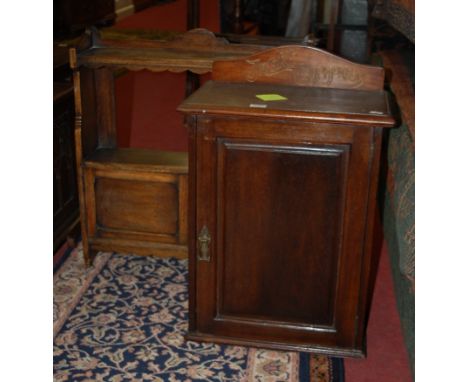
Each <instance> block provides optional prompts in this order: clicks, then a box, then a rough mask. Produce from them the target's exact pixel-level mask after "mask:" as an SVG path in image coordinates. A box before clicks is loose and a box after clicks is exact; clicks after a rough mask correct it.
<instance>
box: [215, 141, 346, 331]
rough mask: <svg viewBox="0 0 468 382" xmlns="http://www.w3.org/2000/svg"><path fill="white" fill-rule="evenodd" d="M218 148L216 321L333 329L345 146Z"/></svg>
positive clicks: (233, 144) (234, 144) (232, 144)
mask: <svg viewBox="0 0 468 382" xmlns="http://www.w3.org/2000/svg"><path fill="white" fill-rule="evenodd" d="M217 146H218V167H217V174H216V177H217V180H218V185H219V187H218V193H219V194H218V200H219V201H220V204H219V205H218V208H217V209H218V217H219V220H218V223H217V236H218V240H219V244H218V248H219V250H218V253H217V256H218V262H217V273H218V283H217V295H218V301H219V306H218V312H217V316H218V319H223V318H224V319H229V318H237V319H238V320H240V321H242V319H257V320H263V321H268V322H269V324H270V325H275V322H276V323H278V324H279V325H281V324H283V323H285V322H288V323H297V324H302V325H308V326H315V327H319V326H321V327H326V328H329V329H333V324H334V316H335V313H334V312H335V298H336V295H335V291H336V285H337V273H338V259H339V256H340V254H339V251H340V241H339V239H340V237H339V236H340V235H339V234H340V232H341V227H342V221H343V219H342V218H343V205H344V195H345V188H346V182H345V178H344V174H345V170H346V165H347V159H348V147H347V146H346V145H341V146H331V145H329V146H324V145H321V146H317V145H285V144H274V143H270V144H265V143H261V142H258V141H257V142H255V141H246V140H225V139H220V140H218V145H217ZM239 238H241V239H239Z"/></svg>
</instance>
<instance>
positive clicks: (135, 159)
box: [84, 148, 188, 174]
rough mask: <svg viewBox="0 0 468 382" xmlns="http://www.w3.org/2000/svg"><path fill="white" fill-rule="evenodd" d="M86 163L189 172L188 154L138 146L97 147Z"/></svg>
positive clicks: (91, 165)
mask: <svg viewBox="0 0 468 382" xmlns="http://www.w3.org/2000/svg"><path fill="white" fill-rule="evenodd" d="M84 165H85V167H88V168H95V169H101V170H128V171H149V172H160V173H171V174H187V172H188V154H187V153H185V152H175V151H159V150H146V149H136V148H116V149H97V150H96V151H95V152H94V153H92V154H91V155H90V156H88V157H87V158H85V160H84Z"/></svg>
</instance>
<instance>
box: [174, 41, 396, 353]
mask: <svg viewBox="0 0 468 382" xmlns="http://www.w3.org/2000/svg"><path fill="white" fill-rule="evenodd" d="M212 78H213V81H210V82H208V83H206V84H205V85H204V86H202V87H201V88H200V89H199V90H197V91H196V92H195V93H193V94H192V95H191V96H190V97H188V98H187V99H186V100H185V101H184V102H183V103H182V104H181V106H180V107H179V110H180V111H182V112H183V113H185V114H186V116H187V120H188V121H189V137H190V145H189V186H188V187H189V214H188V222H189V232H188V245H189V333H188V335H187V338H188V339H190V340H195V341H208V342H219V343H230V344H238V345H247V346H249V345H250V346H261V347H267V348H276V349H283V350H288V349H289V350H298V351H310V352H316V353H326V354H332V355H339V356H363V355H364V354H365V323H366V312H367V308H368V304H369V290H370V285H369V283H370V281H369V277H370V264H371V260H372V255H373V254H372V232H373V220H374V212H375V207H376V189H377V178H378V169H379V159H380V148H381V138H382V131H383V129H384V128H389V127H392V126H393V125H394V119H393V117H392V116H391V112H390V109H389V105H388V101H387V95H386V93H385V92H384V91H383V90H382V89H383V79H384V71H383V68H377V67H371V66H364V65H359V64H355V63H352V62H350V61H347V60H344V59H342V58H339V57H337V56H333V55H331V54H330V53H327V52H325V51H321V50H318V49H315V48H308V47H299V46H283V47H278V48H273V49H271V50H267V51H263V52H259V53H256V54H254V55H252V56H250V57H248V58H240V59H235V60H226V61H217V62H215V63H214V64H213V73H212ZM262 95H263V98H265V95H266V99H267V100H264V99H262ZM269 98H270V99H271V98H274V99H275V98H276V100H274V101H268V99H269Z"/></svg>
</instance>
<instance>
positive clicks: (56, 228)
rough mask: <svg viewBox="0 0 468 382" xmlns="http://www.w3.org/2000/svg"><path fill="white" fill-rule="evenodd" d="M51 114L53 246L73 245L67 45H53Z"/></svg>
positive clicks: (75, 211)
mask: <svg viewBox="0 0 468 382" xmlns="http://www.w3.org/2000/svg"><path fill="white" fill-rule="evenodd" d="M53 91H54V116H53V126H54V133H53V144H54V162H53V166H54V169H53V175H54V180H53V187H54V194H53V200H54V204H53V206H54V211H53V215H54V223H53V232H54V239H53V250H54V253H55V252H56V251H57V250H58V249H59V248H60V246H61V245H62V244H63V243H64V242H65V241H68V244H69V245H71V246H73V245H74V240H75V239H76V237H77V235H78V232H79V223H80V219H79V213H80V211H79V206H78V190H77V186H76V164H75V139H74V134H73V127H74V103H73V83H72V82H71V72H70V68H69V64H68V49H67V48H66V47H60V46H54V83H53Z"/></svg>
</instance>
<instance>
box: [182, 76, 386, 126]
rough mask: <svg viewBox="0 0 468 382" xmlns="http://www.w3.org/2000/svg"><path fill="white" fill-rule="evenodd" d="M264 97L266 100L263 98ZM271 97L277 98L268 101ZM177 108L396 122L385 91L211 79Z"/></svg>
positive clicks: (190, 111) (241, 113)
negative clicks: (227, 81)
mask: <svg viewBox="0 0 468 382" xmlns="http://www.w3.org/2000/svg"><path fill="white" fill-rule="evenodd" d="M265 96H266V99H267V100H262V98H263V99H265ZM271 98H273V99H274V100H268V99H271ZM178 110H179V111H182V112H185V113H194V114H205V113H208V114H224V115H241V116H260V117H275V118H286V119H312V120H314V119H316V120H321V121H325V122H326V121H330V122H340V121H341V122H346V121H351V122H353V121H354V122H360V123H365V124H373V125H382V126H388V127H391V126H393V125H394V119H393V117H392V116H391V111H390V108H389V105H388V100H387V94H386V92H385V91H363V90H348V89H330V88H315V87H299V86H287V85H274V84H255V83H223V82H215V81H209V82H207V83H206V84H205V85H204V86H202V87H201V88H200V89H199V90H198V91H196V92H195V93H193V94H192V95H191V96H190V97H188V98H187V99H186V100H185V101H184V102H183V103H182V104H181V105H180V106H179V108H178Z"/></svg>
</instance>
